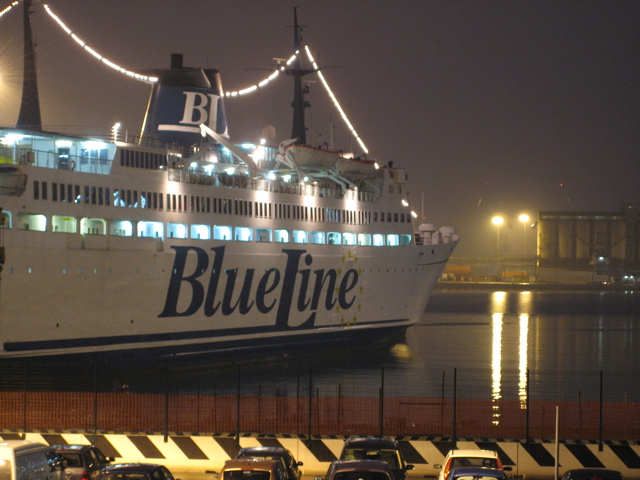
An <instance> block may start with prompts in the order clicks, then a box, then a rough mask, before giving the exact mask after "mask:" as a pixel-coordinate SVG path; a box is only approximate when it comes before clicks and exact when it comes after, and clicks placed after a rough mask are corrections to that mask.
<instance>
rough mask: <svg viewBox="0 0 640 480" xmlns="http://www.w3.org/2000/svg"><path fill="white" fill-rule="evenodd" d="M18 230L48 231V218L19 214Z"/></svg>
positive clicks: (31, 214)
mask: <svg viewBox="0 0 640 480" xmlns="http://www.w3.org/2000/svg"><path fill="white" fill-rule="evenodd" d="M17 228H18V230H34V231H36V232H46V231H47V217H45V216H44V215H40V214H38V213H24V212H19V213H18V218H17Z"/></svg>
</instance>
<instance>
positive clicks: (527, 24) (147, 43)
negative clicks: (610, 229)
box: [0, 0, 640, 255]
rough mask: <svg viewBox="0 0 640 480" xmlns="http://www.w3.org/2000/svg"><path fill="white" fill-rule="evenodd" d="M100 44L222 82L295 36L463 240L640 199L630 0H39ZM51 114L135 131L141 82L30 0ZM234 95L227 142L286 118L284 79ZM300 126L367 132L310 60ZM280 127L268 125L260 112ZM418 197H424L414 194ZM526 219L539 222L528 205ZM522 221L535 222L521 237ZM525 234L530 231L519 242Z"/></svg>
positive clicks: (639, 17)
mask: <svg viewBox="0 0 640 480" xmlns="http://www.w3.org/2000/svg"><path fill="white" fill-rule="evenodd" d="M47 3H48V4H49V5H50V7H51V8H52V9H53V11H54V12H55V13H56V14H57V15H59V16H60V18H61V19H63V20H64V22H65V23H67V25H68V26H69V28H71V29H72V30H73V32H74V33H75V34H76V35H77V36H78V37H79V38H81V39H82V40H83V41H85V42H86V43H87V44H88V45H91V47H92V48H93V49H95V51H97V52H100V55H103V56H104V57H106V58H108V59H109V60H110V61H112V62H114V63H116V64H117V65H119V66H121V67H123V68H125V69H127V70H130V71H133V72H136V73H141V74H148V73H150V71H151V70H152V69H154V68H168V66H169V61H170V56H171V54H172V53H182V54H183V55H184V60H185V65H188V66H198V67H208V68H216V69H218V70H219V71H220V72H221V77H222V82H223V87H224V88H225V90H233V89H240V88H244V87H246V86H250V85H254V84H257V83H258V82H260V81H261V80H262V79H264V78H266V77H268V76H269V75H270V74H271V73H273V71H274V70H275V68H276V66H277V65H276V61H275V60H274V57H277V58H289V56H290V55H291V53H292V51H293V29H292V28H291V25H292V24H293V7H294V6H297V7H298V18H299V22H300V23H301V24H302V25H304V30H303V43H308V44H309V45H311V46H312V48H313V55H314V57H315V60H316V62H317V63H318V65H319V66H321V67H323V68H324V69H323V71H322V72H323V75H324V76H325V78H326V80H327V82H328V83H329V84H330V85H331V89H332V91H333V92H334V94H335V96H336V97H337V98H338V99H339V100H340V104H341V106H342V108H343V109H344V112H345V114H346V115H347V116H348V118H349V120H350V121H351V122H352V124H353V127H354V128H355V129H356V131H357V132H358V134H359V135H360V136H361V137H362V139H363V141H364V143H365V144H366V145H367V148H368V149H369V151H370V153H369V157H370V158H374V159H375V160H377V161H378V162H379V163H380V164H381V165H384V164H386V163H387V162H388V161H389V160H393V161H394V165H397V166H406V167H408V168H409V176H410V184H409V191H410V200H411V201H412V209H413V210H415V211H416V212H423V211H424V214H425V217H426V220H427V221H428V222H429V223H435V224H439V225H454V226H457V227H458V229H459V233H460V234H461V236H462V242H461V244H460V245H459V247H458V249H457V250H456V254H457V255H465V254H491V252H493V251H495V245H496V226H495V225H493V224H492V223H491V219H492V218H493V217H494V216H496V215H500V216H502V217H504V218H505V223H504V224H503V225H502V226H501V227H500V237H501V243H503V240H505V241H506V245H507V246H508V248H509V249H510V251H511V253H513V254H520V253H521V252H522V245H528V246H529V248H531V249H532V253H533V245H534V242H533V238H534V235H535V232H533V231H527V230H526V229H523V226H522V225H523V224H522V223H521V222H520V221H519V220H518V216H519V215H520V214H522V213H527V214H528V215H529V216H530V217H531V219H532V220H533V219H535V218H536V215H537V212H538V211H540V210H576V211H583V210H589V211H592V210H596V211H597V210H604V211H617V210H619V209H620V205H621V203H622V202H627V203H640V181H638V171H639V169H640V135H638V132H640V89H639V88H638V85H640V68H639V67H638V65H640V49H639V48H638V33H637V32H639V31H640V3H639V2H637V1H624V0H620V1H615V2H611V1H609V0H603V1H589V0H585V1H580V2H575V1H557V2H530V1H524V0H522V1H518V0H515V1H514V0H508V1H507V0H494V1H488V0H487V1H477V0H461V1H456V2H451V1H445V0H442V1H440V0H433V1H423V0H402V1H400V2H370V1H367V0H331V1H329V0H297V1H293V0H244V1H242V2H203V1H201V0H183V1H181V2H175V1H172V0H128V1H106V0H95V1H91V2H87V1H86V0H49V1H48V2H47ZM10 4H11V3H10V2H6V4H2V3H1V2H0V11H2V10H3V9H4V8H5V7H6V6H9V5H10ZM33 10H34V12H35V13H34V17H33V30H34V32H35V35H36V41H37V55H38V58H37V60H38V73H39V90H40V99H41V110H42V120H43V124H44V125H45V127H50V128H51V129H55V127H56V126H65V125H67V126H69V125H72V126H78V125H101V126H105V128H109V126H111V125H113V124H115V123H116V122H120V123H121V125H122V127H121V128H122V129H123V130H128V131H130V132H134V133H139V131H140V128H141V126H142V120H143V116H144V112H145V109H146V104H147V102H148V98H149V93H150V87H149V86H148V85H145V84H143V83H141V82H137V81H135V80H133V79H129V78H124V76H123V75H121V74H119V73H118V72H115V71H113V70H112V69H111V68H109V67H107V66H103V65H99V64H98V63H97V62H96V60H95V59H93V58H90V56H88V55H86V54H85V53H84V52H82V51H81V50H80V49H79V48H78V47H77V46H74V45H72V44H71V43H70V42H69V40H68V38H65V37H68V35H66V34H64V32H62V31H61V29H60V28H59V27H58V26H57V25H55V24H53V23H52V22H51V20H50V19H49V18H48V15H47V14H46V13H45V11H44V9H43V8H42V4H41V3H34V6H33ZM21 22H22V7H21V6H18V7H17V8H16V7H14V8H12V9H11V10H10V11H8V12H6V14H5V15H3V16H1V17H0V25H1V27H2V28H0V124H1V125H7V126H13V125H15V122H16V120H17V114H18V107H19V106H18V102H19V99H20V96H21V90H20V87H21V79H22V70H21V64H22V57H21V56H22V46H21V39H22V36H21V35H22V28H21ZM284 77H285V78H280V79H278V81H277V82H273V86H269V87H268V88H266V89H264V95H263V94H262V92H261V94H260V95H258V94H257V93H254V94H251V95H246V96H244V97H240V96H238V97H237V98H228V99H227V101H226V109H227V115H228V119H229V133H230V135H231V139H232V141H234V142H235V143H242V142H245V141H246V142H252V143H257V142H258V141H259V139H260V138H261V137H262V136H263V133H264V132H267V131H273V130H275V138H273V139H272V141H273V142H279V141H282V140H285V139H287V138H289V137H290V135H291V120H292V117H293V112H292V109H291V100H292V97H293V88H292V80H291V78H289V77H286V76H284ZM305 79H306V80H309V81H310V82H311V83H309V84H308V85H309V88H310V94H309V95H308V96H307V100H308V101H309V103H311V107H310V108H309V109H307V110H306V112H305V113H306V118H307V124H308V125H307V126H308V133H307V138H308V140H309V142H310V143H312V144H313V143H320V142H322V141H324V140H327V139H328V137H329V132H330V125H331V123H333V124H334V125H335V138H336V144H337V145H338V146H340V147H342V148H344V149H345V150H350V149H353V150H354V151H356V152H357V153H360V152H359V148H358V145H357V143H356V142H355V140H354V139H353V137H352V136H351V135H350V133H349V131H348V129H347V127H345V125H344V122H342V120H341V119H340V117H339V114H338V113H337V112H336V111H335V108H334V106H333V105H332V104H331V102H330V100H329V98H328V96H327V94H326V92H325V91H324V88H323V87H322V85H321V84H320V79H318V78H317V77H312V76H311V75H310V76H308V77H305ZM270 127H273V128H270ZM561 184H562V186H561ZM423 199H424V201H423ZM532 223H533V222H532ZM526 235H530V237H529V238H528V239H527V238H526ZM523 242H525V243H523Z"/></svg>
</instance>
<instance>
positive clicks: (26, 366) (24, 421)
mask: <svg viewBox="0 0 640 480" xmlns="http://www.w3.org/2000/svg"><path fill="white" fill-rule="evenodd" d="M28 376H29V360H25V361H24V372H23V381H24V392H23V393H24V395H23V397H22V439H23V440H24V439H25V438H27V391H28V387H29V385H28V380H27V379H28Z"/></svg>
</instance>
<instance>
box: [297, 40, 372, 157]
mask: <svg viewBox="0 0 640 480" xmlns="http://www.w3.org/2000/svg"><path fill="white" fill-rule="evenodd" d="M304 48H305V50H306V51H307V56H308V57H309V61H310V62H311V64H312V65H313V69H314V70H315V71H316V73H317V74H318V77H320V81H321V82H322V85H324V88H325V90H326V91H327V93H328V94H329V97H330V98H331V100H332V101H333V104H334V105H335V107H336V109H337V110H338V112H340V115H341V116H342V120H344V122H345V123H346V124H347V128H349V131H350V132H351V135H353V137H354V138H355V139H356V140H357V141H358V143H359V144H360V147H361V148H362V150H363V151H364V153H369V150H368V149H367V147H366V146H365V144H364V142H363V141H362V139H361V138H360V135H358V133H357V132H356V129H355V128H353V125H351V122H350V121H349V119H348V118H347V114H346V113H344V110H343V109H342V107H341V106H340V103H338V99H337V98H336V96H335V95H334V94H333V92H332V91H331V88H329V84H328V83H327V81H326V80H325V78H324V75H322V72H321V71H320V69H319V68H318V65H317V64H316V61H315V60H314V58H313V56H312V55H311V50H309V45H305V46H304Z"/></svg>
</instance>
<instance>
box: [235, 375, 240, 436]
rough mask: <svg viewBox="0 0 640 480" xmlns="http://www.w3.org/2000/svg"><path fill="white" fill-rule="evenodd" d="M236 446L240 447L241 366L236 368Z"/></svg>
mask: <svg viewBox="0 0 640 480" xmlns="http://www.w3.org/2000/svg"><path fill="white" fill-rule="evenodd" d="M236 381H237V383H236V445H238V446H240V365H238V366H237V368H236Z"/></svg>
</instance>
